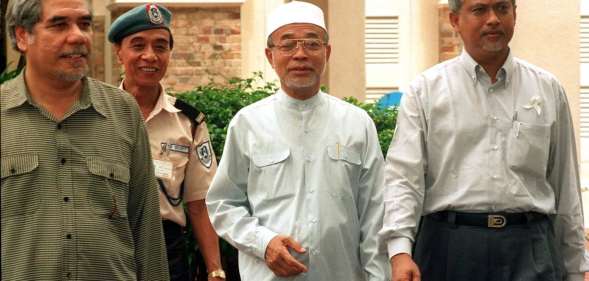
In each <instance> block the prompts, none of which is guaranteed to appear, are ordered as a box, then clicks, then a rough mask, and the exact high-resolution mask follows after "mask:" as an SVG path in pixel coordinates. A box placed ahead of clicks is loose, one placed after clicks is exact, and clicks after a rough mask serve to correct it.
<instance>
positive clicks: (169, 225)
mask: <svg viewBox="0 0 589 281" xmlns="http://www.w3.org/2000/svg"><path fill="white" fill-rule="evenodd" d="M162 223H163V226H164V237H165V239H166V251H167V254H168V268H169V270H170V281H191V277H190V269H189V267H188V258H187V256H186V253H187V252H186V240H185V239H184V231H183V230H182V227H181V226H180V225H178V224H176V223H174V222H172V221H169V220H164V221H162Z"/></svg>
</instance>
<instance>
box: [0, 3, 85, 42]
mask: <svg viewBox="0 0 589 281" xmlns="http://www.w3.org/2000/svg"><path fill="white" fill-rule="evenodd" d="M85 1H86V4H87V5H88V10H89V11H90V13H91V14H92V5H91V3H90V0H85ZM42 2H43V0H11V1H10V2H9V3H8V7H7V9H6V10H7V11H6V27H7V28H8V35H9V36H10V41H11V42H10V43H11V45H12V48H13V49H15V50H17V51H19V52H20V50H19V49H18V46H17V45H16V28H17V27H18V26H20V27H23V28H24V29H25V30H26V31H27V33H29V34H32V33H33V27H34V26H35V24H37V23H38V22H39V21H40V20H41V13H42V12H43V11H42V7H43V5H42Z"/></svg>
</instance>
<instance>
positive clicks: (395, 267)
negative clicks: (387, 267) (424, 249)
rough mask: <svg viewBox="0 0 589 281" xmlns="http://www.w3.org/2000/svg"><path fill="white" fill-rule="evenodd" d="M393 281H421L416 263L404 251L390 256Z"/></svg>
mask: <svg viewBox="0 0 589 281" xmlns="http://www.w3.org/2000/svg"><path fill="white" fill-rule="evenodd" d="M391 268H392V277H393V281H421V273H419V268H418V267H417V264H415V262H414V261H413V259H411V256H409V255H408V254H406V253H401V254H397V255H394V256H393V258H391Z"/></svg>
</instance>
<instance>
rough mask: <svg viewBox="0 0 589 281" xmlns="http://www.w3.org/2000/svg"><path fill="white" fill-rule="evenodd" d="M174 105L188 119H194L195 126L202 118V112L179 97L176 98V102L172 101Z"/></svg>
mask: <svg viewBox="0 0 589 281" xmlns="http://www.w3.org/2000/svg"><path fill="white" fill-rule="evenodd" d="M174 107H176V108H178V109H180V111H182V113H184V115H186V116H187V117H188V119H190V120H191V121H194V122H195V123H196V126H198V125H199V124H200V123H201V122H202V121H203V120H204V114H202V113H201V112H200V111H198V110H197V109H196V108H194V106H192V105H190V104H188V103H186V102H184V101H182V100H180V99H176V102H174Z"/></svg>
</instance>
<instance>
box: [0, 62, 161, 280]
mask: <svg viewBox="0 0 589 281" xmlns="http://www.w3.org/2000/svg"><path fill="white" fill-rule="evenodd" d="M23 73H24V71H23ZM83 84H84V87H83V92H82V95H81V97H80V99H79V101H77V102H76V103H75V104H74V106H73V107H72V109H71V110H70V111H69V112H68V113H67V114H66V115H65V118H64V119H63V120H62V121H61V122H58V121H56V120H55V118H53V117H52V116H51V114H49V113H48V112H47V111H46V110H45V109H43V108H41V107H39V106H38V105H35V103H34V102H33V101H32V100H31V98H30V96H29V94H28V93H27V88H26V85H25V80H24V76H23V74H21V75H20V76H18V77H17V78H15V79H14V80H11V81H9V82H6V83H4V84H3V85H2V86H0V92H1V94H0V108H1V111H0V124H1V134H2V138H1V143H2V150H1V158H2V159H1V160H2V162H1V167H2V171H1V172H2V180H1V190H2V194H1V197H2V214H1V215H2V218H1V220H2V280H3V281H11V280H18V281H22V280H80V281H82V280H83V281H89V280H100V281H105V280H125V281H128V280H157V281H161V280H168V279H169V277H168V269H167V261H166V253H165V244H164V238H163V233H162V226H161V220H160V215H159V204H158V194H157V190H158V189H157V183H156V180H155V177H154V174H153V171H154V169H153V167H152V161H151V154H150V150H149V141H148V139H147V135H146V132H145V127H144V125H143V121H142V117H141V114H140V112H139V109H138V107H137V105H136V103H135V101H134V100H133V98H132V97H131V96H130V95H128V94H126V93H124V92H122V91H121V90H119V89H116V88H114V87H112V86H108V85H106V84H104V83H101V82H98V81H95V80H93V79H91V78H84V80H83Z"/></svg>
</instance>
